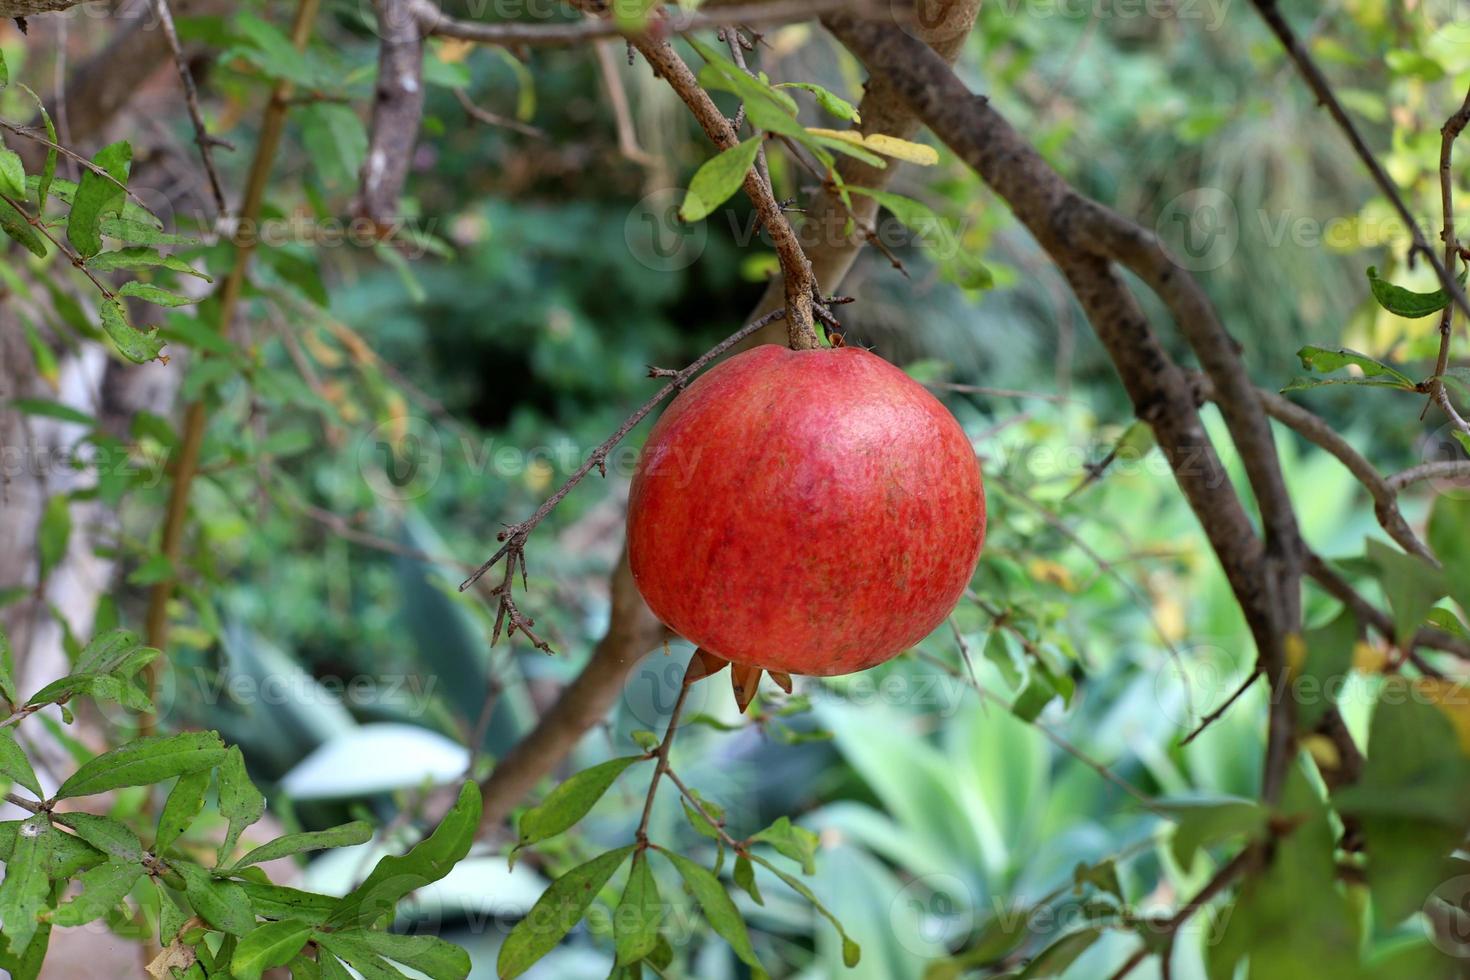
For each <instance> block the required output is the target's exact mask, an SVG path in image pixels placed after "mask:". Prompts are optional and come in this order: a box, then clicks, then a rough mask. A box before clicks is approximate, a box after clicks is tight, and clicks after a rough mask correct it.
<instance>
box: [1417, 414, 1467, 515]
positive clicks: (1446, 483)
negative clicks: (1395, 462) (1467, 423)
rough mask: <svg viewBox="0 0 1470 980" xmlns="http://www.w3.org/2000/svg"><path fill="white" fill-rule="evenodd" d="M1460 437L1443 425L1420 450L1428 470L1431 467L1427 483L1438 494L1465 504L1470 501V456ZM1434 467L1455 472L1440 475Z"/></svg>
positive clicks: (1450, 427)
mask: <svg viewBox="0 0 1470 980" xmlns="http://www.w3.org/2000/svg"><path fill="white" fill-rule="evenodd" d="M1459 436H1460V433H1459V431H1458V430H1457V429H1456V428H1455V427H1454V426H1453V425H1450V424H1448V423H1447V424H1445V425H1442V426H1440V427H1439V428H1438V429H1435V430H1434V431H1433V432H1431V433H1429V434H1428V435H1427V436H1425V437H1424V441H1423V442H1422V443H1420V446H1419V456H1420V458H1421V459H1422V460H1423V461H1424V464H1425V465H1426V466H1428V467H1431V470H1430V476H1429V478H1428V479H1427V480H1426V481H1425V482H1426V483H1427V484H1429V486H1431V487H1433V488H1434V490H1435V492H1436V493H1440V494H1443V495H1444V496H1446V497H1451V498H1453V499H1455V500H1466V499H1470V476H1467V475H1466V473H1470V452H1466V451H1465V446H1464V444H1463V443H1461V442H1460V439H1459ZM1435 467H1439V468H1441V469H1445V470H1449V469H1451V468H1453V470H1454V471H1453V472H1440V469H1435ZM1460 470H1464V471H1465V472H1460Z"/></svg>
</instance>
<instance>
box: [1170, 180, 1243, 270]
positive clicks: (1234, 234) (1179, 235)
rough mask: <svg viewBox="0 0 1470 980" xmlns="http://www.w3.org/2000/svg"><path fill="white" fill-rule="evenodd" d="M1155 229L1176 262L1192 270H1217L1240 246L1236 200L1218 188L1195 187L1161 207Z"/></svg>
mask: <svg viewBox="0 0 1470 980" xmlns="http://www.w3.org/2000/svg"><path fill="white" fill-rule="evenodd" d="M1154 231H1155V232H1156V233H1157V234H1158V236H1159V238H1161V239H1163V241H1164V242H1165V243H1166V244H1167V245H1168V246H1169V251H1170V254H1171V255H1172V256H1173V259H1174V262H1175V264H1177V265H1178V266H1180V267H1181V268H1184V269H1188V270H1189V271H1191V272H1210V271H1212V270H1214V269H1218V268H1220V267H1221V266H1223V265H1225V263H1227V262H1229V261H1230V259H1231V258H1232V257H1233V256H1234V255H1235V250H1236V248H1237V247H1238V246H1239V245H1240V215H1239V213H1238V212H1237V211H1236V208H1235V201H1234V200H1232V199H1231V197H1230V195H1229V194H1227V193H1225V192H1224V191H1222V190H1220V188H1218V187H1196V188H1194V189H1192V190H1187V191H1185V192H1184V193H1183V194H1179V195H1176V196H1175V197H1173V198H1172V199H1170V200H1169V201H1168V202H1167V203H1166V204H1165V205H1164V206H1163V208H1162V209H1160V211H1159V214H1158V217H1157V219H1156V220H1155V221H1154Z"/></svg>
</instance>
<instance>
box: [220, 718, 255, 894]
mask: <svg viewBox="0 0 1470 980" xmlns="http://www.w3.org/2000/svg"><path fill="white" fill-rule="evenodd" d="M219 812H220V816H222V817H224V818H225V819H226V820H228V821H229V822H230V825H229V829H228V830H227V831H226V832H225V839H224V840H222V841H221V842H220V845H219V860H218V863H219V864H221V865H222V864H224V863H225V862H226V861H227V860H228V859H229V856H230V854H231V853H232V852H233V851H234V850H235V845H236V844H238V843H239V842H240V834H241V833H242V832H243V831H244V830H245V828H246V827H249V826H250V825H251V824H253V823H255V822H256V821H257V820H259V819H260V818H261V817H263V816H265V797H264V796H263V795H261V792H260V790H258V789H256V788H255V784H254V783H252V782H251V781H250V774H249V773H247V772H246V771H245V756H244V754H243V753H241V751H240V746H238V745H232V746H230V749H229V753H228V754H227V755H226V756H225V761H224V764H223V765H222V766H220V769H219Z"/></svg>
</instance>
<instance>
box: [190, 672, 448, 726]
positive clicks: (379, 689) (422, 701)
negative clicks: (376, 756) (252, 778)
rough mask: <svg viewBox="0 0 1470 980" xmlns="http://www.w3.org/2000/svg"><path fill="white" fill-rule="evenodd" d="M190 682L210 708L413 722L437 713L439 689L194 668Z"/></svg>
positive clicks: (373, 679)
mask: <svg viewBox="0 0 1470 980" xmlns="http://www.w3.org/2000/svg"><path fill="white" fill-rule="evenodd" d="M190 676H191V679H192V685H191V686H192V687H193V688H194V692H195V693H194V695H193V696H194V697H197V698H198V699H199V701H200V702H201V703H202V704H205V705H208V706H210V707H216V706H218V705H220V704H230V705H236V706H239V707H246V708H248V707H252V706H256V705H266V706H268V707H279V706H281V705H287V704H296V705H308V706H309V705H313V704H317V705H342V706H345V707H350V708H356V709H362V708H380V709H381V708H392V709H393V710H394V711H395V712H396V713H401V714H402V715H404V716H405V717H409V718H419V717H422V716H423V715H425V714H427V713H428V711H429V709H430V708H431V707H433V700H434V692H435V691H436V690H437V689H438V687H439V677H438V675H436V674H355V675H353V676H350V677H338V676H334V675H328V676H325V677H312V676H311V675H309V674H305V673H293V674H266V675H264V676H261V677H256V676H254V675H252V674H237V673H230V672H227V671H219V670H211V669H209V668H206V667H195V668H193V671H192V674H191V675H190Z"/></svg>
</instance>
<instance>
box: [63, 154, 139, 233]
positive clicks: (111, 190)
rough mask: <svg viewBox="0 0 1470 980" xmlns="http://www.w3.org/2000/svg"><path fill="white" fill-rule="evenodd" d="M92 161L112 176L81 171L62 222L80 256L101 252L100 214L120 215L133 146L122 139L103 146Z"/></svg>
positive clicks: (125, 193)
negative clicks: (69, 212)
mask: <svg viewBox="0 0 1470 980" xmlns="http://www.w3.org/2000/svg"><path fill="white" fill-rule="evenodd" d="M92 162H93V163H94V164H96V165H97V166H98V167H99V168H101V169H102V170H104V171H106V172H107V173H108V174H111V175H112V177H113V178H114V179H113V180H108V179H107V178H106V177H103V176H101V175H99V174H98V173H96V172H95V171H92V170H84V171H82V179H81V181H80V182H79V183H78V184H77V193H76V196H75V197H74V198H73V199H72V202H71V214H70V215H69V216H68V217H67V221H66V237H67V240H68V241H70V242H71V243H72V245H73V246H75V247H76V250H77V252H78V253H79V254H80V255H81V256H82V257H83V258H90V257H91V256H93V255H96V254H97V253H98V252H100V251H102V233H101V227H100V225H101V220H102V218H103V216H104V215H107V216H119V215H121V214H122V210H123V202H124V201H126V200H127V192H126V191H125V190H124V189H123V186H122V185H125V184H126V183H127V180H128V171H129V170H130V169H131V167H132V163H133V148H132V147H131V146H130V145H129V144H128V142H127V141H126V140H121V141H119V142H117V143H113V144H112V145H111V146H105V147H103V148H102V149H101V150H100V151H98V153H97V155H96V156H95V157H93V158H92Z"/></svg>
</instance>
